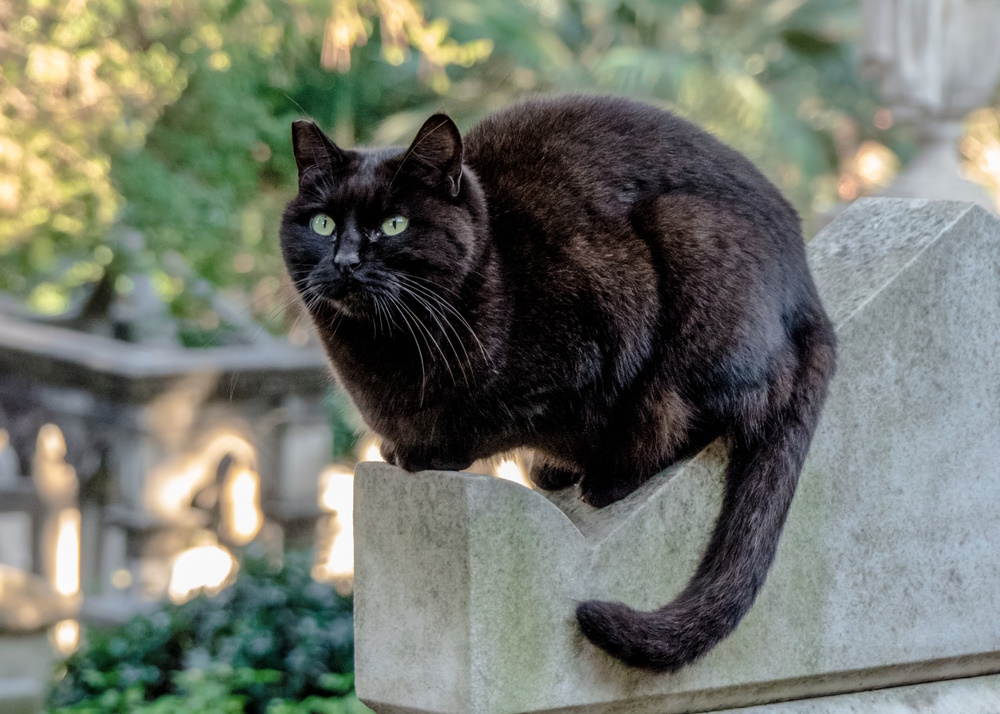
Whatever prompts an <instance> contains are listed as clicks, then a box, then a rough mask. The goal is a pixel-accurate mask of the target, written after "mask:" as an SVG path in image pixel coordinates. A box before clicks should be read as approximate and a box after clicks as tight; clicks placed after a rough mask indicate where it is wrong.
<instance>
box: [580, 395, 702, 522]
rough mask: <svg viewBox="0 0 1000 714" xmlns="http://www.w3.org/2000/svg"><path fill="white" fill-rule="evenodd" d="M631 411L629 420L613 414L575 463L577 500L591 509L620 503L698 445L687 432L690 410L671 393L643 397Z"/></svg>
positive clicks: (696, 437)
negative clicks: (578, 466)
mask: <svg viewBox="0 0 1000 714" xmlns="http://www.w3.org/2000/svg"><path fill="white" fill-rule="evenodd" d="M631 407H632V410H631V417H632V418H627V419H623V418H621V415H620V414H619V415H618V418H615V419H614V420H613V422H614V423H613V424H609V428H608V430H607V432H606V433H605V435H604V438H603V439H600V440H599V441H598V442H597V443H595V444H594V445H593V447H592V448H589V449H588V452H589V453H588V454H587V456H586V458H583V459H581V463H582V464H583V466H584V469H583V477H582V478H581V479H580V482H579V484H580V498H581V499H582V500H583V501H584V502H585V503H588V504H590V505H591V506H594V507H595V508H602V507H603V506H607V505H608V504H609V503H614V502H615V501H618V500H621V499H623V498H625V497H626V496H628V495H629V494H630V493H632V492H633V491H635V490H636V489H637V488H639V486H641V485H642V484H644V483H645V482H646V481H648V480H649V479H650V478H652V477H653V476H655V475H656V474H658V473H659V472H661V471H663V470H664V469H666V468H667V467H668V466H670V465H671V464H673V463H675V462H676V461H678V460H679V459H681V458H684V457H685V456H688V455H690V454H691V452H692V444H693V443H694V442H693V440H696V441H698V442H699V443H701V441H702V435H701V434H697V435H696V434H695V430H694V429H693V424H694V422H695V419H694V417H693V410H692V409H691V407H690V406H689V405H688V403H687V402H686V401H685V400H684V399H682V398H681V396H680V395H679V394H677V392H675V391H672V390H667V391H663V392H658V393H656V394H649V395H647V396H646V397H645V398H643V399H642V400H641V401H640V403H639V404H635V405H631ZM706 443H707V442H706Z"/></svg>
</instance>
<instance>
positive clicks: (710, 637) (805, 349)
mask: <svg viewBox="0 0 1000 714" xmlns="http://www.w3.org/2000/svg"><path fill="white" fill-rule="evenodd" d="M835 343H836V340H835V337H834V335H833V330H832V328H831V327H830V325H829V323H828V322H827V321H826V319H825V317H824V316H820V318H819V319H818V320H816V321H815V322H813V323H812V324H811V325H809V326H807V327H806V328H805V329H804V330H802V331H801V332H800V333H799V335H798V340H797V346H798V348H799V355H800V362H799V369H798V371H797V372H798V373H797V375H796V376H797V380H796V384H795V386H794V387H793V391H792V396H791V398H790V399H789V400H788V401H787V402H786V403H785V404H784V406H783V407H782V408H781V409H780V410H777V411H776V413H775V414H773V415H772V416H771V418H770V419H769V420H768V422H767V425H766V426H765V428H764V429H763V430H762V431H761V433H759V434H758V435H748V434H737V435H734V438H733V439H732V442H733V443H732V446H731V450H730V456H729V465H728V468H727V472H726V485H725V496H724V499H723V503H722V509H721V511H720V513H719V518H718V521H717V522H716V524H715V530H714V531H713V533H712V537H711V540H710V541H709V544H708V547H707V548H706V550H705V554H704V556H703V557H702V561H701V563H700V564H699V566H698V569H697V571H696V572H695V575H694V577H693V578H692V579H691V580H690V582H689V583H688V584H687V586H686V587H685V588H684V590H683V591H682V592H681V594H680V595H679V596H678V597H677V598H676V599H675V600H674V601H673V602H671V603H670V604H668V605H667V606H665V607H663V608H661V609H659V610H656V611H653V612H640V611H638V610H634V609H632V608H630V607H628V606H627V605H624V604H622V603H615V602H601V601H597V600H593V601H589V602H584V603H581V604H580V605H579V606H578V607H577V611H576V615H577V619H578V620H579V623H580V628H581V630H582V631H583V633H584V634H585V635H586V636H587V638H588V639H590V641H591V642H593V643H594V644H595V645H597V646H598V647H601V648H602V649H604V650H606V651H607V652H609V653H610V654H612V655H614V656H615V657H618V658H619V659H621V660H623V661H624V662H626V663H628V664H630V665H633V666H636V667H642V668H644V669H649V670H653V671H657V672H673V671H676V670H678V669H680V668H681V667H683V666H685V665H687V664H689V663H691V662H693V661H694V660H696V659H698V658H699V657H702V656H703V655H705V654H706V653H707V652H708V651H709V650H710V649H712V647H714V646H715V645H716V644H718V643H719V642H720V641H722V640H723V639H724V638H725V637H727V636H728V635H729V634H730V633H732V631H733V630H735V629H736V626H737V625H738V624H739V622H740V620H741V619H742V618H743V616H744V615H745V614H746V613H747V611H748V610H749V609H750V607H751V606H752V605H753V602H754V600H755V599H756V597H757V593H758V591H759V590H760V588H761V586H763V584H764V579H765V577H766V576H767V571H768V569H769V568H770V567H771V563H772V561H773V560H774V555H775V551H776V550H777V546H778V537H779V536H780V535H781V530H782V527H783V526H784V524H785V516H786V515H787V514H788V508H789V506H790V505H791V502H792V496H793V495H794V493H795V487H796V485H797V483H798V478H799V472H800V471H801V470H802V464H803V462H804V461H805V457H806V451H807V450H808V449H809V442H810V441H811V440H812V435H813V431H814V430H815V428H816V424H817V422H818V421H819V415H820V411H821V409H822V406H823V402H824V400H825V398H826V391H827V384H828V382H829V381H830V378H831V377H832V376H833V371H834V365H835V349H836V348H835Z"/></svg>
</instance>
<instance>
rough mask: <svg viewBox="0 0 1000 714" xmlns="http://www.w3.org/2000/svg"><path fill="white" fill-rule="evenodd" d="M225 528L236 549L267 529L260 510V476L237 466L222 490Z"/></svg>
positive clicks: (245, 467)
mask: <svg viewBox="0 0 1000 714" xmlns="http://www.w3.org/2000/svg"><path fill="white" fill-rule="evenodd" d="M222 525H223V528H224V529H225V534H224V535H225V537H226V539H227V540H229V541H230V542H231V543H233V544H234V545H246V544H247V543H249V542H250V541H252V540H253V539H254V538H255V537H256V536H257V534H258V533H260V529H261V528H262V527H263V525H264V514H263V512H262V511H261V508H260V476H259V475H258V474H257V473H256V472H255V471H252V470H251V469H250V468H249V467H247V466H244V465H242V464H235V463H234V464H233V465H232V466H231V467H230V468H229V472H228V474H227V475H226V482H225V485H224V486H223V489H222Z"/></svg>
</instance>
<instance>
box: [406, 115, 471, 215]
mask: <svg viewBox="0 0 1000 714" xmlns="http://www.w3.org/2000/svg"><path fill="white" fill-rule="evenodd" d="M406 157H407V159H406V161H407V162H414V163H415V164H420V165H422V166H425V167H428V168H431V169H436V170H437V171H439V172H440V177H441V178H443V179H444V181H445V186H446V188H447V189H448V192H449V194H451V196H453V197H454V196H457V195H458V192H459V189H460V188H461V182H462V135H461V133H459V131H458V127H457V126H455V122H453V121H452V120H451V117H449V116H448V115H446V114H435V115H434V116H432V117H431V118H430V119H428V120H427V121H425V122H424V125H423V126H422V127H420V131H418V132H417V135H416V137H415V138H414V139H413V142H412V143H411V144H410V148H409V149H407V151H406Z"/></svg>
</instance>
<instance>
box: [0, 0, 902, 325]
mask: <svg viewBox="0 0 1000 714" xmlns="http://www.w3.org/2000/svg"><path fill="white" fill-rule="evenodd" d="M0 7H2V8H3V9H0V15H2V16H0V44H3V45H4V46H5V47H10V48H13V51H11V52H5V54H4V59H3V60H2V64H0V70H2V74H0V105H2V108H3V111H0V137H4V138H3V139H0V290H2V289H6V290H10V291H13V292H14V293H16V294H19V295H22V296H25V297H27V298H28V299H29V302H30V304H31V305H32V306H33V307H35V308H36V309H39V310H42V311H44V312H58V311H60V310H62V309H64V308H65V307H66V305H67V304H68V302H69V298H70V296H71V295H72V294H74V291H79V290H81V289H82V288H83V287H84V286H86V285H88V284H90V283H92V282H94V281H96V280H99V279H100V278H101V276H102V275H104V274H105V272H109V271H111V272H113V271H114V270H116V269H119V268H120V267H121V266H123V265H126V264H127V265H130V266H133V267H135V269H138V270H140V271H142V272H146V273H149V274H150V275H151V276H152V277H153V284H154V286H156V288H157V290H158V291H159V293H160V295H161V297H162V298H163V299H164V300H166V301H167V302H168V303H170V305H171V310H172V313H173V314H174V316H175V317H177V318H181V319H184V320H187V321H188V322H187V323H186V325H185V327H183V329H181V334H182V337H184V338H185V339H186V341H187V342H188V343H190V344H201V343H205V342H211V341H212V334H213V331H214V330H216V329H218V328H217V325H218V324H219V322H220V316H219V315H214V314H212V307H211V305H210V304H209V301H204V300H200V299H196V300H191V299H190V298H188V297H187V296H188V294H189V293H190V292H191V291H192V290H193V289H194V286H195V285H196V284H197V283H198V282H199V281H207V282H208V283H209V284H211V285H212V286H214V287H215V288H217V289H221V290H224V291H225V292H226V294H227V296H228V297H230V298H232V299H235V300H236V301H237V302H239V303H241V304H242V305H244V306H245V307H246V311H247V313H248V314H250V315H252V316H253V317H255V318H257V319H258V320H260V321H263V322H265V323H266V324H269V325H270V326H271V327H272V328H273V329H276V330H281V329H285V328H287V327H288V324H287V321H286V320H285V318H284V309H283V306H284V305H285V304H286V303H287V301H288V298H289V297H290V290H289V288H288V286H287V284H282V279H281V277H280V276H281V275H282V274H283V268H282V265H281V261H280V256H279V254H278V245H277V240H276V234H277V226H278V222H279V220H280V211H281V207H282V205H283V203H284V202H285V200H287V198H288V197H289V195H290V193H291V192H292V191H293V190H294V183H295V168H294V162H293V161H292V156H291V146H290V137H289V130H288V126H289V123H290V122H291V120H292V119H294V118H297V117H300V116H302V115H306V116H311V117H313V118H314V119H315V120H316V121H317V122H319V123H320V124H321V125H322V126H323V127H324V128H326V129H328V130H329V131H330V132H331V134H332V135H333V137H334V139H335V140H336V141H338V142H341V143H343V144H346V145H351V144H354V143H383V142H389V143H402V142H405V141H408V140H409V138H410V137H411V135H412V133H413V132H414V131H415V130H416V128H417V127H418V126H419V125H420V123H421V122H422V121H423V120H424V119H425V118H426V116H427V115H428V114H430V113H432V112H433V111H438V110H442V109H443V110H446V111H449V112H450V113H452V114H453V115H454V116H455V117H456V119H457V120H458V122H459V124H460V125H461V126H463V128H465V127H468V126H470V125H471V124H472V123H473V122H474V121H476V120H477V119H478V118H480V117H481V116H482V115H483V114H485V113H486V112H488V111H490V110H492V109H495V108H497V107H499V106H502V105H503V104H506V103H509V102H510V101H512V100H513V99H515V98H517V97H518V96H520V95H522V94H525V93H531V92H536V91H566V90H573V91H602V92H612V93H617V94H627V95H632V96H637V97H640V98H643V99H645V100H647V101H652V102H655V103H658V104H661V105H663V106H667V107H670V108H673V109H674V110H676V111H678V112H680V113H681V114H683V115H686V116H688V117H690V118H692V119H694V120H695V121H697V122H698V123H700V124H702V125H704V126H706V127H707V128H709V129H710V130H711V131H713V132H715V133H717V134H718V135H719V136H720V137H721V138H723V139H724V140H726V141H727V142H729V143H731V144H733V145H735V146H736V147H737V148H738V149H740V150H742V151H744V152H745V153H746V154H748V155H749V156H750V158H751V159H753V160H754V161H755V162H756V163H757V164H758V165H759V166H761V168H762V169H763V170H764V171H765V173H767V174H768V176H769V177H771V178H772V179H773V180H774V181H775V182H776V183H777V184H778V185H779V186H780V187H781V188H782V189H783V190H784V191H785V193H786V194H787V195H788V196H789V197H790V198H791V199H792V200H793V202H794V203H795V204H796V206H797V207H798V208H799V210H800V212H801V213H802V214H803V216H804V217H805V218H806V220H807V222H808V220H809V218H810V216H812V215H814V214H815V213H817V212H822V211H824V210H826V209H827V208H829V207H830V206H831V205H832V204H833V202H835V201H836V200H838V196H837V191H838V181H840V179H841V178H842V177H843V175H844V173H845V171H849V170H850V165H851V162H852V160H853V158H854V156H855V154H856V152H857V150H858V147H859V146H860V145H861V143H862V142H863V141H865V140H868V139H874V140H877V141H879V142H881V143H886V144H888V145H889V146H890V147H891V148H892V149H893V150H894V151H896V152H897V153H905V150H906V146H905V145H904V144H900V143H899V142H898V141H897V139H896V134H895V133H891V132H890V133H886V132H885V131H882V130H878V129H876V128H875V126H874V122H873V118H874V115H875V112H876V110H877V109H878V107H877V101H876V98H875V97H874V95H873V94H872V92H871V90H870V89H869V88H867V87H865V86H863V85H862V84H861V83H860V82H859V80H858V78H857V75H856V72H855V69H854V67H855V65H856V62H855V59H854V57H853V47H854V46H855V44H856V42H857V35H858V29H859V28H858V12H857V3H856V0H521V1H519V2H511V1H510V0H426V2H425V3H423V5H420V4H418V3H416V2H415V0H394V2H391V3H390V2H374V3H373V2H366V1H364V0H338V2H336V3H333V4H331V3H330V2H329V0H295V2H284V1H282V2H279V1H278V0H239V1H237V0H212V2H207V3H200V2H196V1H195V0H184V1H183V2H173V3H162V2H159V1H158V0H125V1H124V2H119V1H118V0H114V1H112V0H95V1H94V2H90V3H70V2H68V0H64V1H62V2H58V1H52V0H16V1H15V2H13V3H7V4H6V5H3V6H0ZM2 28H6V29H2ZM95 96H96V97H99V98H100V99H101V101H99V102H97V103H96V104H95V103H94V102H92V101H91V103H88V99H87V98H88V97H89V98H91V99H92V98H93V97H95ZM52 97H58V98H59V100H58V101H53V100H52ZM19 98H20V99H19ZM24 98H27V101H22V100H23V99H24ZM32 106H37V108H36V109H31V110H30V111H29V108H30V107H32ZM871 188H874V187H873V186H865V185H861V186H860V190H862V191H864V190H869V189H871ZM113 222H118V223H119V224H122V225H125V226H129V227H132V228H135V229H138V230H139V231H140V232H141V233H142V234H143V235H144V236H145V243H144V246H143V247H142V248H141V249H138V250H134V251H133V252H135V253H137V254H136V255H133V256H130V257H129V259H128V260H124V261H122V260H115V261H111V262H108V260H107V256H106V254H102V255H98V249H100V248H103V249H104V250H107V249H108V248H109V247H110V248H112V249H113V250H114V252H115V253H116V255H117V253H118V252H120V251H121V250H122V249H123V247H122V245H121V243H120V241H109V236H113V235H114V233H115V231H114V230H113ZM105 244H107V245H105ZM99 258H100V259H99ZM112 277H114V276H112ZM113 282H115V284H116V285H117V286H118V288H119V290H127V286H128V284H127V282H126V283H122V282H120V281H113ZM199 320H200V321H201V322H200V324H201V325H202V327H200V328H197V329H194V328H192V327H191V325H192V324H198V321H199ZM192 330H194V332H192ZM194 333H197V334H194Z"/></svg>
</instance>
